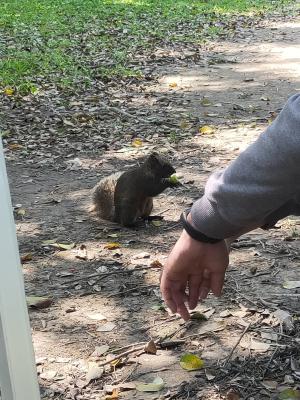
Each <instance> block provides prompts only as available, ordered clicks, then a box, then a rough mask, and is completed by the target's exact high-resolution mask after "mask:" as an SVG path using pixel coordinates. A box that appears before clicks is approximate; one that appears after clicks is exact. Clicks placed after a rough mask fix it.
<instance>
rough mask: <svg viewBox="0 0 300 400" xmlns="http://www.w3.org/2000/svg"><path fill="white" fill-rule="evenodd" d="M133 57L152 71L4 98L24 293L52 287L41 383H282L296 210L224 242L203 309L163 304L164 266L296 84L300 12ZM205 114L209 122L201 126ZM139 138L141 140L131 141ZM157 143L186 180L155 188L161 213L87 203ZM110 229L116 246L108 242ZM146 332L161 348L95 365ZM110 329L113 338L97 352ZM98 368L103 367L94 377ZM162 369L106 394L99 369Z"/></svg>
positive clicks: (291, 312) (291, 326) (289, 363)
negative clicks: (228, 169) (213, 39)
mask: <svg viewBox="0 0 300 400" xmlns="http://www.w3.org/2000/svg"><path fill="white" fill-rule="evenodd" d="M141 63H144V65H145V68H146V69H148V70H149V76H151V77H152V78H151V79H149V80H148V81H142V82H141V81H136V80H132V81H129V82H121V81H119V82H112V83H103V82H99V85H98V86H96V87H93V88H92V89H90V90H88V91H85V92H80V91H78V92H76V91H74V92H73V93H71V94H70V93H68V94H65V95H63V94H61V93H59V92H57V91H56V89H55V88H52V87H50V86H49V88H48V90H47V91H45V92H41V93H40V94H39V96H28V98H25V99H23V100H22V101H19V102H18V101H17V100H12V99H4V102H3V105H2V111H1V114H2V116H3V117H4V118H3V119H4V121H5V128H6V129H8V130H9V131H10V132H11V133H12V134H11V135H8V137H7V138H5V140H4V143H5V146H6V158H7V167H8V173H9V180H10V187H11V192H12V198H13V204H14V206H15V214H16V223H17V233H18V240H19V245H20V253H21V256H23V257H24V256H26V255H27V260H28V261H26V257H25V259H24V261H23V271H24V277H25V282H26V294H27V295H28V296H45V297H50V298H52V299H53V303H52V305H51V306H50V307H48V308H44V309H36V310H34V309H30V320H31V324H32V334H33V340H34V348H35V353H36V361H37V368H38V373H39V381H40V385H41V391H42V396H43V398H44V399H76V400H80V399H104V398H107V399H108V398H115V399H116V398H120V399H122V398H124V399H210V400H213V399H228V400H230V399H231V400H237V399H259V400H264V399H275V398H278V397H276V396H277V395H278V393H279V392H280V391H282V390H284V389H286V388H294V389H297V388H298V387H299V386H300V368H299V365H298V360H299V354H300V350H299V342H300V329H299V328H300V324H299V315H300V311H299V309H300V308H299V297H300V292H299V289H297V288H295V289H286V288H284V287H283V283H284V282H285V281H295V280H297V279H299V258H300V253H299V227H298V225H299V220H298V219H296V218H290V219H288V220H285V221H283V222H281V223H280V224H279V225H280V226H281V229H276V230H271V231H269V232H265V231H261V230H257V231H254V232H251V233H250V234H248V235H245V236H244V237H242V238H241V239H240V240H239V241H238V242H236V243H235V244H234V245H233V250H232V253H231V263H230V267H229V269H228V273H227V278H226V284H225V289H224V294H223V296H222V298H220V299H216V298H214V297H212V296H211V297H209V298H208V300H206V301H205V302H204V303H202V304H199V306H198V311H199V312H201V313H202V314H204V317H205V318H206V319H207V320H205V318H204V317H203V316H202V318H200V319H199V318H198V319H197V316H198V317H199V313H198V314H196V316H195V319H192V321H191V322H190V323H183V321H182V320H181V319H180V318H179V317H178V316H172V315H170V314H169V313H168V311H167V310H165V309H164V308H163V307H160V306H161V299H160V294H159V290H158V279H159V273H160V268H159V266H160V263H161V264H163V263H164V261H165V259H166V256H167V254H168V252H169V251H170V249H171V247H172V245H173V244H174V243H175V241H176V238H177V237H178V235H179V233H180V229H181V228H180V224H179V223H178V219H179V215H180V213H181V211H182V210H183V209H184V208H187V207H188V206H190V205H191V203H192V202H193V201H194V200H195V199H197V198H198V197H199V196H200V195H201V193H202V192H203V187H204V183H205V181H206V179H207V177H208V176H209V174H210V173H211V172H212V171H214V170H216V169H218V168H222V167H223V166H225V165H227V164H228V162H230V161H231V160H233V159H234V158H235V157H236V156H237V155H238V154H239V152H241V151H242V150H243V149H244V148H245V147H246V146H247V145H248V144H249V143H251V142H252V141H253V140H255V138H256V137H257V136H258V135H259V133H260V132H262V131H263V130H264V128H265V127H266V126H267V125H268V124H269V123H270V121H271V120H272V119H273V118H274V117H275V115H276V114H277V113H278V111H279V110H280V109H281V107H282V106H283V104H284V103H285V101H286V100H287V98H288V97H289V95H291V94H294V93H296V92H297V91H299V90H300V21H297V20H287V19H286V20H277V21H269V22H265V24H263V26H261V27H256V28H249V29H248V30H245V31H243V32H241V33H240V34H237V35H236V36H235V37H234V39H231V40H230V41H226V40H225V41H222V42H218V43H214V44H210V45H207V46H206V47H201V48H197V47H196V46H194V47H193V46H191V47H189V48H187V47H185V48H176V47H174V48H160V49H157V51H156V52H155V53H154V54H153V57H152V58H151V59H150V58H149V59H147V60H141ZM203 126H209V127H212V131H213V132H212V133H208V134H200V133H199V129H200V128H201V127H203ZM136 138H138V139H140V140H141V144H142V146H137V147H134V146H132V141H133V140H134V139H136ZM137 144H139V143H137ZM153 149H155V150H157V151H160V152H164V153H166V154H167V155H168V157H169V158H170V159H171V160H172V163H173V164H174V166H175V167H176V170H177V174H178V176H180V180H181V182H182V183H183V186H182V187H180V188H176V189H172V190H171V189H169V190H167V191H165V192H164V193H163V194H162V195H160V196H159V197H157V198H156V199H155V210H154V214H159V213H160V214H161V215H162V216H163V217H164V219H163V221H162V223H161V225H159V226H154V225H151V224H150V223H149V224H145V225H142V226H140V227H139V228H137V229H131V230H130V229H124V228H120V227H119V226H117V225H114V224H110V223H109V222H105V221H98V220H97V219H96V218H95V217H93V216H92V215H90V214H89V213H88V211H87V209H88V206H89V203H90V189H91V188H92V187H93V185H94V184H95V183H96V182H97V181H98V180H99V179H101V178H102V177H104V176H106V175H108V174H110V173H111V172H115V171H117V170H121V169H126V168H128V167H129V166H131V165H133V164H134V163H136V162H137V161H139V160H140V159H141V158H142V157H143V156H144V155H145V154H147V153H149V151H151V150H153ZM20 210H21V212H20ZM46 240H56V241H57V243H68V244H72V243H75V247H74V248H70V249H67V250H63V249H58V248H55V247H53V246H51V245H49V244H48V245H45V244H43V242H44V241H46ZM111 242H117V243H119V244H120V247H119V248H115V249H112V250H109V249H108V248H106V245H107V244H108V243H111ZM70 247H72V246H70ZM280 310H284V311H285V312H286V313H288V314H283V312H282V311H280ZM282 315H284V317H282ZM249 324H250V325H249ZM244 331H246V332H244ZM243 332H244V335H243V337H242V338H241V336H242V334H243ZM150 339H153V340H154V341H156V340H159V339H160V340H161V345H159V344H157V353H156V354H155V355H154V354H145V353H143V351H142V350H137V351H135V352H132V353H131V354H129V355H127V356H126V355H125V356H123V357H122V358H121V361H120V362H119V363H117V364H114V365H111V364H107V365H106V366H105V367H104V371H103V373H102V375H101V372H99V371H98V370H97V368H95V366H94V364H92V363H93V362H99V363H101V362H103V361H105V360H106V359H107V354H114V355H117V354H119V353H123V352H125V351H127V350H128V348H130V347H126V346H128V345H135V347H136V348H138V347H140V346H141V345H143V344H144V342H147V341H149V340H150ZM239 339H241V341H240V343H239V344H238V345H237V347H236V348H234V346H235V345H236V343H237V341H238V340H239ZM178 340H179V341H178ZM166 341H168V342H169V343H166V344H165V346H164V345H163V344H164V342H166ZM176 341H178V342H176ZM170 342H171V343H170ZM103 345H107V346H109V349H108V350H107V352H106V353H105V354H103V355H101V349H103V347H100V346H103ZM98 347H100V349H99V348H98ZM97 348H98V349H97ZM121 348H122V349H121ZM95 349H96V350H98V354H97V352H96V353H95ZM232 350H234V351H233V353H232V354H231V351H232ZM141 353H143V354H141ZM185 353H192V354H196V355H198V356H200V357H201V358H202V359H203V360H204V362H205V368H203V369H200V370H197V371H191V372H188V371H185V370H184V369H182V368H181V366H180V364H179V360H180V357H181V356H182V355H183V354H185ZM93 368H94V369H93ZM88 370H89V371H90V372H89V373H88V375H87V372H88ZM91 370H92V371H91ZM92 373H95V375H94V377H99V378H98V379H95V380H90V377H91V374H92ZM100 375H101V376H100ZM157 376H159V377H161V378H162V379H163V381H164V382H165V387H164V389H162V390H161V391H160V392H157V393H145V392H138V391H136V390H124V391H121V390H120V392H119V394H118V396H119V397H117V395H116V391H115V392H114V393H115V397H109V396H108V397H105V396H107V395H108V394H110V393H111V390H112V389H113V388H109V387H107V386H106V385H117V384H120V383H124V382H127V383H128V382H135V381H145V382H151V381H152V380H153V379H154V378H155V377H157ZM89 380H90V382H89ZM282 398H283V397H282ZM290 398H292V397H290ZM293 398H296V397H293ZM297 398H298V397H297Z"/></svg>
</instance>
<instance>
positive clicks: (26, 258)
mask: <svg viewBox="0 0 300 400" xmlns="http://www.w3.org/2000/svg"><path fill="white" fill-rule="evenodd" d="M31 260H32V253H27V254H23V255H22V256H21V263H22V264H23V263H26V262H28V261H31Z"/></svg>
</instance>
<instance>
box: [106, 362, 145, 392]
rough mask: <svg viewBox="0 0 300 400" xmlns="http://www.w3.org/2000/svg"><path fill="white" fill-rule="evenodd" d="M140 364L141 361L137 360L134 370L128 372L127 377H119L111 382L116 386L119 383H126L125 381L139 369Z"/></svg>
mask: <svg viewBox="0 0 300 400" xmlns="http://www.w3.org/2000/svg"><path fill="white" fill-rule="evenodd" d="M138 366H139V363H138V362H136V363H135V364H134V366H133V368H132V370H131V371H130V372H129V374H128V375H127V376H126V377H125V378H123V377H121V378H119V379H117V380H115V381H113V382H112V383H111V384H112V385H113V386H114V385H118V384H119V383H124V382H126V381H127V380H128V379H129V378H130V377H131V375H132V374H133V373H134V372H135V371H136V369H137V367H138Z"/></svg>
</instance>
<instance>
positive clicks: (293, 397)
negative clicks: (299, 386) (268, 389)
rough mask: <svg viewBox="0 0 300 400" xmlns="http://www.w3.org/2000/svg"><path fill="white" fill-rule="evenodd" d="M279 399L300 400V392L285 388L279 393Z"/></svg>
mask: <svg viewBox="0 0 300 400" xmlns="http://www.w3.org/2000/svg"><path fill="white" fill-rule="evenodd" d="M278 399H279V400H299V399H300V392H299V390H293V389H285V390H283V391H282V392H281V393H280V394H279V397H278Z"/></svg>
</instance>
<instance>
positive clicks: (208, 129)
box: [199, 125, 215, 135]
mask: <svg viewBox="0 0 300 400" xmlns="http://www.w3.org/2000/svg"><path fill="white" fill-rule="evenodd" d="M214 132H215V129H214V128H213V127H212V126H210V125H204V126H201V128H200V129H199V133H201V135H210V134H212V133H214Z"/></svg>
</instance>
